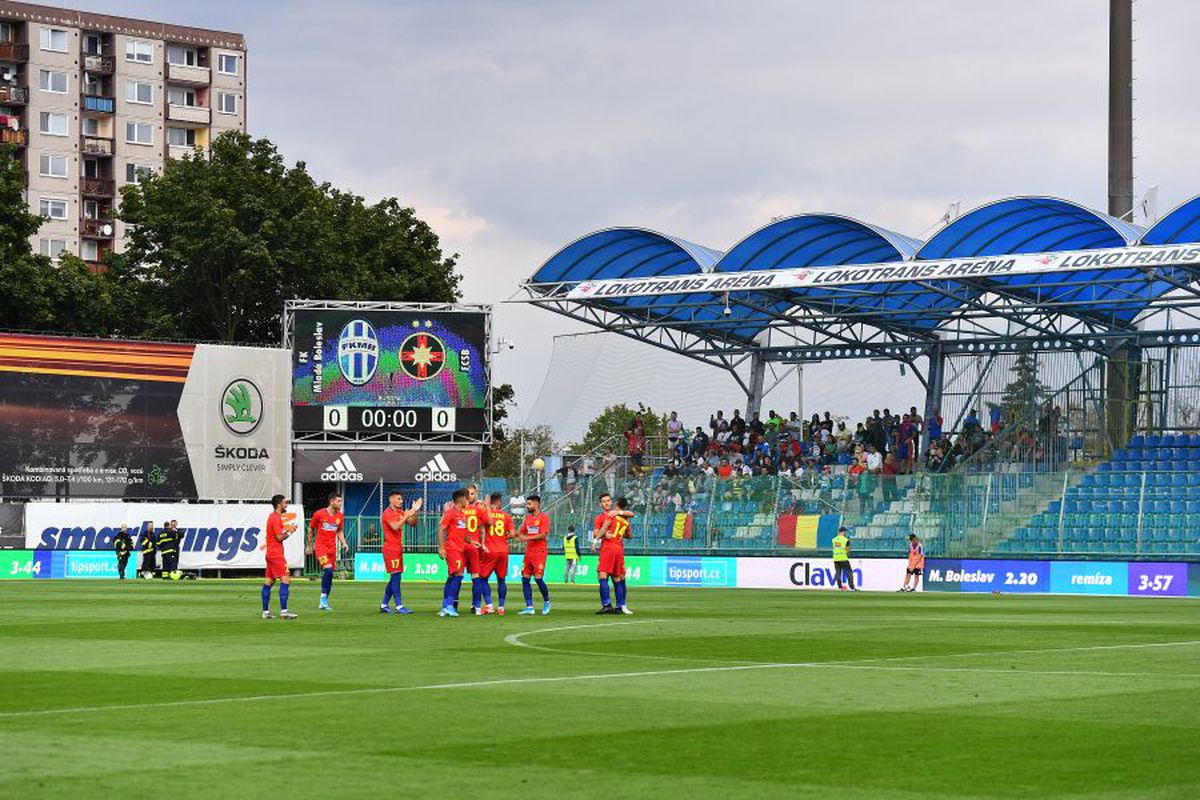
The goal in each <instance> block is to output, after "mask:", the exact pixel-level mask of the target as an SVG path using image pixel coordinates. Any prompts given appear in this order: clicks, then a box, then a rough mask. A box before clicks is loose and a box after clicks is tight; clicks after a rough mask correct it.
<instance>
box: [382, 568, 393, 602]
mask: <svg viewBox="0 0 1200 800" xmlns="http://www.w3.org/2000/svg"><path fill="white" fill-rule="evenodd" d="M391 599H392V576H390V575H389V576H388V582H387V586H384V587H383V601H382V602H380V604H379V605H381V606H383V607H384V608H387V604H388V602H389V601H390V600H391Z"/></svg>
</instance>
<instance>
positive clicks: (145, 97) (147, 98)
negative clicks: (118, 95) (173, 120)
mask: <svg viewBox="0 0 1200 800" xmlns="http://www.w3.org/2000/svg"><path fill="white" fill-rule="evenodd" d="M125 99H126V100H128V101H129V102H131V103H143V104H145V105H149V104H150V103H153V102H154V85H153V84H149V83H141V82H140V81H129V82H128V83H126V84H125Z"/></svg>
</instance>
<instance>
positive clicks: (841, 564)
mask: <svg viewBox="0 0 1200 800" xmlns="http://www.w3.org/2000/svg"><path fill="white" fill-rule="evenodd" d="M833 575H834V580H836V581H837V585H838V588H839V589H841V590H842V591H843V592H844V591H846V590H847V587H848V588H849V591H851V592H857V591H858V589H856V588H854V570H853V569H851V567H850V537H849V536H847V535H846V528H845V526H843V527H841V528H838V532H837V536H835V537H833ZM843 575H844V576H845V580H844V581H843V580H842V576H843Z"/></svg>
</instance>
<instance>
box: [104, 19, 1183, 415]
mask: <svg viewBox="0 0 1200 800" xmlns="http://www.w3.org/2000/svg"><path fill="white" fill-rule="evenodd" d="M86 7H87V8H88V10H95V11H104V12H110V13H116V14H126V15H129V16H138V17H145V18H151V19H161V20H165V21H170V22H175V23H180V24H192V25H199V26H206V27H214V28H219V29H224V30H234V31H239V32H241V33H243V34H245V36H246V38H247V42H248V47H249V51H250V52H249V69H248V82H249V99H248V106H247V108H248V112H249V124H250V129H251V132H252V133H254V134H256V135H262V136H267V137H269V138H271V139H273V140H275V141H276V142H277V143H279V145H280V147H281V148H282V150H283V152H284V153H285V155H286V156H287V157H288V158H289V159H303V160H304V161H306V162H307V163H308V164H309V166H310V168H311V169H312V171H313V172H314V173H316V174H317V175H318V176H319V177H320V178H322V179H326V180H329V181H332V182H333V183H335V184H337V185H339V186H342V187H345V188H348V189H351V190H353V191H355V192H358V193H359V194H362V195H365V196H366V197H367V198H369V199H377V198H380V197H384V196H389V195H394V196H397V197H399V198H400V199H401V200H402V201H403V202H404V203H406V204H409V205H412V206H414V207H415V208H416V209H417V211H418V213H419V214H420V215H421V216H423V217H424V218H425V219H427V220H428V221H429V222H430V223H431V224H432V225H433V226H434V228H435V229H436V230H437V232H438V233H439V234H440V235H441V237H442V241H443V243H444V245H445V247H446V249H447V250H449V251H455V252H458V253H460V254H461V260H460V262H459V264H460V268H461V270H462V273H463V275H464V276H465V282H464V294H465V299H467V300H469V301H474V302H497V301H500V300H502V299H506V298H508V297H509V296H510V295H512V294H513V292H514V291H515V289H516V287H517V285H518V283H519V282H520V281H521V280H522V279H524V278H526V277H528V276H529V275H531V274H532V273H533V272H534V271H535V270H536V269H537V267H538V266H539V265H540V264H541V263H542V262H543V261H544V260H545V259H546V258H548V257H549V256H550V255H552V254H553V253H554V251H555V250H556V249H558V248H559V247H561V246H562V245H564V244H566V243H567V242H569V241H570V240H572V239H574V238H576V237H577V236H579V235H582V234H584V233H587V232H588V231H591V230H594V229H597V228H602V227H607V226H611V225H639V226H644V227H648V228H652V229H655V230H659V231H663V232H666V233H671V234H675V235H678V236H682V237H684V238H686V239H690V240H692V241H696V242H699V243H701V244H705V245H707V246H709V247H713V248H717V249H721V250H725V249H728V248H729V246H731V245H732V244H733V243H734V242H736V241H737V240H738V239H739V238H741V237H742V236H743V235H745V234H747V233H749V232H750V231H751V230H753V229H755V228H757V227H759V226H760V225H762V224H764V223H766V222H768V221H769V220H770V219H771V217H774V216H779V215H786V214H792V213H798V212H804V211H833V212H839V213H844V214H848V215H850V216H854V217H857V218H860V219H864V220H868V221H871V222H874V223H877V224H880V225H883V226H885V227H889V228H892V229H895V230H898V231H900V232H902V233H907V234H909V235H912V236H917V237H927V236H928V235H929V234H930V233H931V232H932V231H933V230H934V228H935V226H936V223H937V220H938V219H939V218H940V217H941V216H942V214H943V213H944V211H945V210H946V207H947V206H948V204H949V203H951V202H954V201H961V202H962V208H963V210H964V211H965V210H967V209H969V208H970V207H972V206H974V205H976V204H979V203H982V202H985V201H987V200H990V199H995V198H997V197H1001V196H1006V195H1012V194H1047V195H1054V196H1061V197H1066V198H1070V199H1073V200H1077V201H1080V202H1083V203H1085V204H1087V205H1091V206H1093V207H1096V208H1100V209H1104V207H1105V204H1106V198H1105V193H1106V178H1105V168H1106V162H1105V148H1106V127H1105V126H1106V115H1107V88H1106V80H1107V19H1108V11H1107V8H1108V3H1107V2H1105V0H1036V1H1035V0H1023V2H1010V3H996V2H984V0H944V1H942V2H936V1H934V0H924V1H923V0H907V2H895V0H870V1H868V0H849V2H842V3H828V2H806V1H805V0H790V1H787V2H755V1H754V0H741V1H740V2H700V1H698V0H687V1H686V2H685V1H683V0H680V1H679V2H655V0H641V1H640V2H620V1H613V0H609V1H608V2H602V3H596V2H569V1H567V0H559V1H558V2H546V1H545V0H542V1H540V2H539V1H538V0H528V1H526V2H516V1H514V2H502V1H501V0H489V1H486V2H485V1H483V0H476V1H474V2H454V1H453V0H429V1H428V2H404V0H340V2H337V3H329V2H327V0H322V1H320V2H318V0H287V2H283V0H253V2H247V1H246V0H238V2H233V0H206V2H196V0H94V1H93V2H91V3H89V4H88V5H87V6H86ZM1135 16H1136V17H1137V19H1136V21H1135V37H1136V39H1137V41H1136V43H1135V58H1136V63H1135V75H1136V82H1135V115H1136V118H1137V119H1136V122H1135V135H1136V137H1137V139H1136V141H1135V150H1136V155H1137V161H1136V162H1135V163H1136V166H1135V174H1136V181H1137V183H1136V188H1135V191H1136V193H1137V194H1138V195H1139V196H1140V194H1141V193H1142V192H1144V191H1145V190H1146V189H1147V188H1148V187H1149V186H1151V185H1157V186H1159V187H1160V194H1159V198H1160V199H1159V208H1160V213H1165V212H1166V211H1167V210H1169V209H1170V207H1172V206H1174V205H1175V204H1177V203H1179V202H1182V201H1183V200H1184V199H1186V198H1187V197H1190V196H1192V195H1194V194H1196V193H1200V159H1197V157H1196V156H1197V149H1196V146H1195V139H1196V131H1197V130H1198V129H1200V103H1198V102H1197V100H1198V99H1200V91H1198V87H1197V70H1196V60H1195V42H1194V39H1195V37H1194V32H1195V31H1196V30H1200V3H1196V2H1188V0H1144V1H1143V2H1139V3H1136V4H1135ZM496 323H497V333H498V335H501V336H507V337H509V338H511V339H513V340H515V341H516V343H517V350H515V351H514V352H512V353H510V354H504V355H501V356H500V357H499V360H498V363H497V369H496V377H497V378H498V379H499V380H501V381H510V382H512V383H514V384H515V385H516V388H517V397H518V401H519V403H520V405H521V408H522V410H523V412H525V413H528V412H529V410H530V409H531V408H532V407H533V405H534V400H535V397H536V395H537V394H538V392H539V390H540V389H541V387H542V384H543V378H544V377H545V363H546V362H547V360H548V358H549V355H550V340H551V337H552V336H553V335H555V334H558V333H562V332H567V331H572V330H579V328H577V327H573V326H572V325H571V324H570V323H569V322H568V321H566V320H563V319H561V318H559V317H556V316H554V315H552V314H550V313H549V312H543V311H539V310H535V309H531V308H526V307H514V306H505V307H500V308H498V310H497V316H496ZM821 369H822V370H824V371H821V372H818V373H817V374H818V375H819V376H824V377H821V378H819V380H818V383H820V384H822V385H821V386H819V387H818V386H813V387H812V390H811V391H814V392H815V391H818V389H819V390H820V391H822V392H824V393H825V394H824V395H822V396H821V397H822V398H823V399H824V400H825V402H829V403H834V404H841V405H844V406H845V407H846V410H847V411H852V412H853V413H854V414H855V415H856V416H857V415H858V414H859V413H860V408H861V407H863V406H868V407H869V406H870V405H872V403H873V402H874V401H873V400H872V401H866V400H864V399H863V397H862V394H863V393H862V390H861V384H859V383H858V381H857V379H855V380H845V376H846V375H857V374H860V373H862V372H863V369H864V368H860V369H859V370H856V371H854V372H845V373H838V372H837V371H836V370H835V371H833V372H830V371H829V369H828V368H824V367H822V368H821ZM865 369H868V370H870V369H878V370H882V371H884V372H886V378H887V381H885V382H884V383H885V385H884V386H881V387H880V389H881V391H882V390H884V389H887V388H888V387H887V385H886V384H887V382H888V381H891V380H898V376H897V375H896V372H895V370H894V369H893V368H892V367H891V366H888V367H887V368H886V369H884V367H883V366H882V365H875V367H870V366H869V365H868V366H867V367H866V368H865ZM839 376H840V377H839ZM807 380H808V384H806V402H807V403H810V404H811V403H813V402H817V400H816V399H814V400H809V392H810V389H809V388H807V387H808V386H809V385H811V384H813V380H812V378H811V377H809V378H807ZM843 383H845V384H847V386H846V388H845V390H844V391H838V390H837V386H836V384H843ZM829 384H835V386H833V388H832V389H831V388H830V385H829ZM896 388H897V389H900V388H901V387H896ZM912 391H913V387H912V386H911V385H908V386H907V387H906V388H905V392H906V394H905V396H906V397H907V396H908V395H909V394H911V393H912ZM831 393H832V394H831ZM793 394H794V391H793ZM630 399H632V398H630ZM648 399H651V400H653V401H654V404H655V405H656V406H659V407H661V406H665V405H669V404H670V401H669V400H667V399H665V398H648ZM807 410H809V411H810V412H811V411H812V410H815V409H813V408H809V409H807Z"/></svg>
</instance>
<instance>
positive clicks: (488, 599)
mask: <svg viewBox="0 0 1200 800" xmlns="http://www.w3.org/2000/svg"><path fill="white" fill-rule="evenodd" d="M503 501H504V497H503V495H501V494H500V493H499V492H497V493H495V494H493V495H491V496H490V497H488V502H489V504H490V506H491V507H490V508H489V509H488V520H489V521H488V524H487V528H486V533H485V534H484V537H483V539H484V545H485V547H486V552H485V554H484V556H483V563H482V566H481V567H480V578H481V579H482V580H483V606H482V612H481V613H483V614H491V613H492V586H491V584H490V583H488V579H489V578H491V577H492V575H493V574H494V575H495V576H496V592H497V594H498V597H497V599H498V600H499V601H500V604H499V607H498V608H497V609H496V613H497V614H500V615H503V614H504V601H505V600H506V599H507V598H508V540H509V539H512V538H514V537H515V536H516V533H515V531H514V526H513V518H512V515H511V514H509V513H508V512H507V511H505V510H504V503H503Z"/></svg>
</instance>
